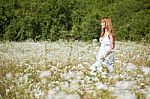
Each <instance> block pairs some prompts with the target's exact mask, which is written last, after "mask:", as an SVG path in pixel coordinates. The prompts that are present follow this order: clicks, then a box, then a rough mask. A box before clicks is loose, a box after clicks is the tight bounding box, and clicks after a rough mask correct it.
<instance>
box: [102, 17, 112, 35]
mask: <svg viewBox="0 0 150 99" xmlns="http://www.w3.org/2000/svg"><path fill="white" fill-rule="evenodd" d="M101 21H104V22H105V28H103V29H102V30H101V36H103V35H104V33H105V29H107V31H108V32H109V33H110V35H112V36H114V28H113V25H112V20H111V18H109V17H104V18H102V20H101Z"/></svg>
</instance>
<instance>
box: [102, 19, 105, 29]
mask: <svg viewBox="0 0 150 99" xmlns="http://www.w3.org/2000/svg"><path fill="white" fill-rule="evenodd" d="M101 26H102V28H105V21H104V20H102V21H101Z"/></svg>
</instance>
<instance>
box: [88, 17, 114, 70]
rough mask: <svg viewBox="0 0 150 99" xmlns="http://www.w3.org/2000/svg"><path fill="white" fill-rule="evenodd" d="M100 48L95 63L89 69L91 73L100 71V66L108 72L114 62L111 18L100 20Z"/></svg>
mask: <svg viewBox="0 0 150 99" xmlns="http://www.w3.org/2000/svg"><path fill="white" fill-rule="evenodd" d="M100 42H101V47H100V48H99V50H98V53H97V55H96V62H95V63H94V64H93V65H92V66H91V67H90V68H91V70H92V72H95V71H99V72H101V71H102V64H104V65H105V66H107V68H108V70H109V71H112V69H113V62H114V53H113V49H114V44H115V39H114V29H113V25H112V21H111V18H109V17H105V18H103V19H102V20H101V37H100Z"/></svg>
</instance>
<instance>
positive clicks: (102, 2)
mask: <svg viewBox="0 0 150 99" xmlns="http://www.w3.org/2000/svg"><path fill="white" fill-rule="evenodd" d="M104 16H109V17H111V18H112V20H113V25H114V28H115V35H116V40H131V41H142V40H144V41H146V42H150V18H149V16H150V2H149V0H86V1H85V0H84V1H83V0H41V1H39V0H7V1H6V0H1V1H0V40H10V41H12V40H13V41H23V40H26V39H29V38H32V39H33V40H35V41H37V40H51V41H55V40H58V39H70V37H73V38H74V39H78V40H84V41H87V40H92V39H95V38H96V39H98V38H99V35H100V24H99V22H98V21H96V20H97V19H100V18H102V17H104ZM70 35H71V36H70Z"/></svg>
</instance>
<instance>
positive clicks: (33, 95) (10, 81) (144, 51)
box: [0, 40, 150, 99]
mask: <svg viewBox="0 0 150 99" xmlns="http://www.w3.org/2000/svg"><path fill="white" fill-rule="evenodd" d="M99 46H100V43H99V42H96V41H95V40H93V41H92V42H81V41H69V42H68V41H64V40H59V41H57V42H48V41H41V42H32V41H26V42H1V43H0V99H150V44H145V43H140V44H137V43H135V42H119V41H116V45H115V49H114V54H115V63H114V71H113V72H111V73H107V74H103V73H96V74H95V75H93V74H91V73H90V65H92V64H93V63H94V62H95V55H96V53H97V51H98V48H99ZM103 71H104V72H105V71H106V68H105V66H103Z"/></svg>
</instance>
